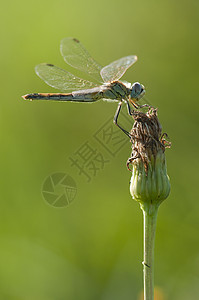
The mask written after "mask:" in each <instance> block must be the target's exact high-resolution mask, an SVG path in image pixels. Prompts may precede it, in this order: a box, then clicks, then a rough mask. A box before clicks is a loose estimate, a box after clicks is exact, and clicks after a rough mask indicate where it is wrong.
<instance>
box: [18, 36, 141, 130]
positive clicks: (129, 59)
mask: <svg viewBox="0 0 199 300" xmlns="http://www.w3.org/2000/svg"><path fill="white" fill-rule="evenodd" d="M60 51H61V55H62V57H63V59H64V61H65V62H66V63H67V64H68V65H70V66H72V67H73V68H75V69H78V70H79V71H81V72H83V73H86V74H87V75H89V78H91V80H92V81H91V80H86V79H82V78H79V77H77V76H75V75H73V74H72V73H70V72H68V71H66V70H64V69H61V68H59V67H56V66H55V65H53V64H47V63H42V64H39V65H37V66H36V67H35V72H36V74H37V75H38V76H39V77H40V78H41V79H42V80H43V81H45V83H47V84H48V85H49V86H51V87H53V88H55V89H58V90H60V91H61V92H62V93H33V94H27V95H24V96H22V97H23V98H24V99H25V100H27V99H29V100H54V101H71V102H83V103H84V102H85V103H89V102H96V101H98V100H107V101H110V102H115V101H116V102H119V103H120V102H122V103H123V102H126V103H131V104H132V105H133V107H135V108H138V107H143V106H145V105H142V106H140V105H139V104H137V101H138V100H139V99H141V98H142V97H143V96H144V94H145V88H144V86H143V85H142V84H141V83H139V82H134V83H133V84H131V83H129V82H126V81H120V78H121V77H122V76H123V75H124V74H125V72H126V71H127V70H128V68H130V67H131V66H132V65H133V64H134V63H135V62H136V61H137V56H136V55H129V56H125V57H122V58H120V59H118V60H116V61H113V62H112V63H110V64H109V65H107V66H105V67H102V66H101V65H100V64H98V63H97V62H96V61H95V60H94V59H93V58H92V56H91V55H90V54H89V53H88V51H87V50H86V48H85V47H84V46H83V45H82V44H81V43H80V41H79V40H78V39H76V38H64V39H63V40H61V44H60ZM129 109H130V107H129V105H128V111H129ZM114 119H115V118H114ZM114 122H115V123H116V125H118V124H117V120H114Z"/></svg>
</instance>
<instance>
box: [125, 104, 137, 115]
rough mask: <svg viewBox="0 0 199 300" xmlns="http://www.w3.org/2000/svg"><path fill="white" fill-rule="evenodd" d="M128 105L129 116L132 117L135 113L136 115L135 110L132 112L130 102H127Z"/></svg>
mask: <svg viewBox="0 0 199 300" xmlns="http://www.w3.org/2000/svg"><path fill="white" fill-rule="evenodd" d="M126 104H127V111H128V114H129V115H130V116H132V115H133V113H134V110H133V111H131V107H130V104H129V101H128V100H127V101H126ZM135 107H136V106H135ZM136 108H137V107H136Z"/></svg>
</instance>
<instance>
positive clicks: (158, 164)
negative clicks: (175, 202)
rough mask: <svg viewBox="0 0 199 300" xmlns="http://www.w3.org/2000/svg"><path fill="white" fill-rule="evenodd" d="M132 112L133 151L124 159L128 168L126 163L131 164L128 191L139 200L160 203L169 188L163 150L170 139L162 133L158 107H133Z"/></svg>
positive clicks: (165, 196)
mask: <svg viewBox="0 0 199 300" xmlns="http://www.w3.org/2000/svg"><path fill="white" fill-rule="evenodd" d="M132 116H133V118H134V120H135V123H134V125H133V128H132V130H131V132H130V135H131V142H132V149H133V151H132V155H131V157H130V158H129V159H128V161H127V167H128V169H129V170H130V168H129V165H130V164H131V165H132V166H133V168H132V178H131V186H130V191H131V194H132V196H133V198H134V199H135V200H137V201H139V202H146V201H151V202H153V201H156V202H157V203H161V202H162V201H163V200H164V199H166V198H167V197H168V195H169V192H170V183H169V177H168V175H167V170H166V159H165V153H164V152H165V148H169V147H170V143H169V142H168V141H167V140H166V138H165V137H166V136H167V135H166V134H165V133H164V134H162V127H161V125H160V123H159V120H158V117H157V109H154V108H150V109H149V110H148V112H147V113H143V112H140V111H134V112H133V113H132Z"/></svg>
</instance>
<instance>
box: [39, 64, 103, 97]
mask: <svg viewBox="0 0 199 300" xmlns="http://www.w3.org/2000/svg"><path fill="white" fill-rule="evenodd" d="M35 72H36V74H37V75H38V76H39V77H40V78H41V79H42V80H44V81H45V82H46V83H47V84H48V85H50V86H52V87H54V88H55V89H58V90H60V91H68V92H71V91H76V90H83V89H89V88H93V87H96V86H98V85H97V84H96V83H93V82H91V81H88V80H84V79H82V78H79V77H76V76H74V75H73V74H72V73H69V72H67V71H65V70H63V69H60V68H58V67H56V66H54V65H51V64H40V65H37V66H36V67H35Z"/></svg>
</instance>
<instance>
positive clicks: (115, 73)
mask: <svg viewBox="0 0 199 300" xmlns="http://www.w3.org/2000/svg"><path fill="white" fill-rule="evenodd" d="M136 61H137V56H136V55H130V56H125V57H122V58H120V59H118V60H116V61H114V62H112V63H111V64H109V65H107V66H106V67H104V68H102V69H101V72H100V74H101V77H102V79H103V80H104V82H108V81H115V80H119V79H120V78H121V77H122V76H123V75H124V73H125V72H126V70H127V69H128V68H130V66H132V65H133V64H134V63H135V62H136Z"/></svg>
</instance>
